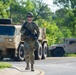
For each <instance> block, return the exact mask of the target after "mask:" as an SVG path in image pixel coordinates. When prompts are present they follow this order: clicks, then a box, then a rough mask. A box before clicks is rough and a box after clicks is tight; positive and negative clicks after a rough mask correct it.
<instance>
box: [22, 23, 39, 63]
mask: <svg viewBox="0 0 76 75" xmlns="http://www.w3.org/2000/svg"><path fill="white" fill-rule="evenodd" d="M24 25H25V26H26V27H27V28H28V29H29V30H30V31H31V32H33V33H35V32H37V36H39V27H38V26H37V24H36V23H34V22H31V23H28V22H27V23H25V24H24ZM24 25H23V26H24ZM23 26H22V28H21V31H22V30H25V32H27V31H26V29H24V28H23ZM24 38H25V39H24V50H25V60H26V63H29V62H30V63H31V64H34V58H35V56H34V51H35V50H36V49H37V47H38V42H37V41H36V40H34V39H33V37H32V36H31V35H29V36H27V35H26V34H25V37H24Z"/></svg>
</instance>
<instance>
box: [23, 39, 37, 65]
mask: <svg viewBox="0 0 76 75" xmlns="http://www.w3.org/2000/svg"><path fill="white" fill-rule="evenodd" d="M36 45H37V43H36V41H30V40H29V41H25V42H24V50H25V61H26V63H29V62H30V63H31V64H34V59H35V56H34V51H35V50H36V49H37V47H38V46H36Z"/></svg>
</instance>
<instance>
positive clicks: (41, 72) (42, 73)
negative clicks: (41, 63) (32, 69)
mask: <svg viewBox="0 0 76 75" xmlns="http://www.w3.org/2000/svg"><path fill="white" fill-rule="evenodd" d="M37 70H38V71H40V73H39V74H37V75H44V74H45V72H44V71H42V70H39V69H37Z"/></svg>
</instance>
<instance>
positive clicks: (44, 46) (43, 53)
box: [42, 43, 48, 59]
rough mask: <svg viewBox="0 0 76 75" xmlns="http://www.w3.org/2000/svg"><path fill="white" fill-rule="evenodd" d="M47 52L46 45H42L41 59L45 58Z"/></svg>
mask: <svg viewBox="0 0 76 75" xmlns="http://www.w3.org/2000/svg"><path fill="white" fill-rule="evenodd" d="M47 51H48V46H47V43H44V44H43V50H42V59H45V58H46V57H47Z"/></svg>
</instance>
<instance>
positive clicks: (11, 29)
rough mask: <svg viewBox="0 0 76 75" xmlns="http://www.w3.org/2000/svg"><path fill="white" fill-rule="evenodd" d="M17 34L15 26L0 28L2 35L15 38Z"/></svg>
mask: <svg viewBox="0 0 76 75" xmlns="http://www.w3.org/2000/svg"><path fill="white" fill-rule="evenodd" d="M14 33H15V27H14V26H0V35H10V36H13V35H14Z"/></svg>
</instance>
